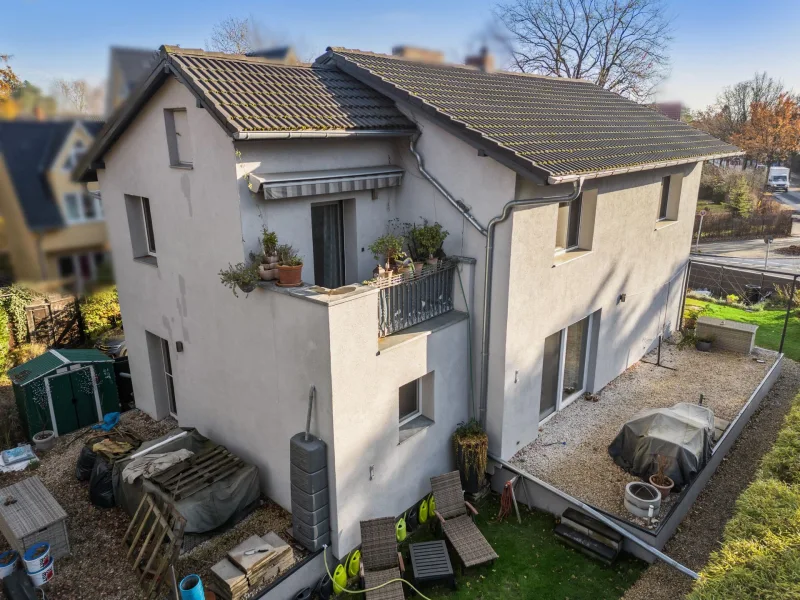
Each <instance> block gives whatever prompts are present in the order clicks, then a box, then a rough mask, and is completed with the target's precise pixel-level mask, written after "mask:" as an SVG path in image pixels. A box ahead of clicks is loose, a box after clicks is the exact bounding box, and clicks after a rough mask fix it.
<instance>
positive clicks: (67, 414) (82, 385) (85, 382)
mask: <svg viewBox="0 0 800 600" xmlns="http://www.w3.org/2000/svg"><path fill="white" fill-rule="evenodd" d="M48 382H49V384H50V397H51V398H52V401H53V413H54V414H55V417H56V423H57V424H58V434H59V435H63V434H65V433H69V432H70V431H75V430H76V429H80V428H81V427H86V426H87V425H93V424H94V423H97V422H98V421H99V420H100V419H101V417H99V416H98V415H97V405H96V403H95V398H94V381H93V380H92V373H91V371H90V370H89V369H88V368H84V369H80V370H78V371H70V372H69V373H64V374H63V375H56V376H54V377H50V378H48Z"/></svg>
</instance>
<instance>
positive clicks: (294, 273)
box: [277, 244, 303, 287]
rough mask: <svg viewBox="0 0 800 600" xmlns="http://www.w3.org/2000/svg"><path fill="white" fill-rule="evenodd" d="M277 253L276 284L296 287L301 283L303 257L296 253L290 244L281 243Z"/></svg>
mask: <svg viewBox="0 0 800 600" xmlns="http://www.w3.org/2000/svg"><path fill="white" fill-rule="evenodd" d="M277 253H278V285H279V286H281V287H298V286H300V285H302V284H303V278H302V275H303V259H302V258H300V257H299V256H298V255H297V252H296V251H295V249H294V248H292V246H290V245H289V244H281V245H280V246H278V249H277Z"/></svg>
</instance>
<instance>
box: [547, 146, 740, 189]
mask: <svg viewBox="0 0 800 600" xmlns="http://www.w3.org/2000/svg"><path fill="white" fill-rule="evenodd" d="M743 155H744V152H742V151H738V152H725V153H722V154H709V155H705V156H694V157H691V158H681V159H676V160H667V161H661V162H655V163H647V164H644V165H634V166H631V167H620V168H619V169H608V170H605V171H596V172H593V173H573V174H568V175H550V176H549V177H548V178H547V183H549V184H550V185H558V184H560V183H571V182H573V181H577V180H578V179H584V180H587V179H600V178H601V177H612V176H614V175H624V174H626V173H637V172H639V171H651V170H653V169H663V168H665V167H675V166H678V165H685V164H689V163H698V162H703V161H706V160H716V159H719V158H730V157H731V156H743Z"/></svg>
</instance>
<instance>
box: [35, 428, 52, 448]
mask: <svg viewBox="0 0 800 600" xmlns="http://www.w3.org/2000/svg"><path fill="white" fill-rule="evenodd" d="M33 443H34V444H35V445H36V449H37V450H40V451H42V452H47V451H48V450H52V448H53V446H55V445H56V434H55V433H53V432H52V431H50V430H49V429H45V430H44V431H40V432H39V433H37V434H36V435H34V436H33Z"/></svg>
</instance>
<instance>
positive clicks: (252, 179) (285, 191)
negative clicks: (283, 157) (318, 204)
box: [247, 165, 403, 200]
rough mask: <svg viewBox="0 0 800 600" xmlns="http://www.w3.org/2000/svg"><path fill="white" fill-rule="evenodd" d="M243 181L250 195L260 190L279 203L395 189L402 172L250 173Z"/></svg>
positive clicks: (393, 169)
mask: <svg viewBox="0 0 800 600" xmlns="http://www.w3.org/2000/svg"><path fill="white" fill-rule="evenodd" d="M247 178H248V181H247V184H248V186H249V187H250V191H251V192H254V193H258V192H260V191H261V190H263V191H264V198H265V199H266V200H279V199H282V198H298V197H301V196H321V195H324V194H338V193H340V192H360V191H364V190H376V189H380V188H387V187H396V186H399V185H400V184H401V183H402V181H403V169H401V168H400V167H395V166H393V165H388V166H383V167H361V168H358V169H330V170H327V171H296V172H294V173H250V174H249V175H248V176H247Z"/></svg>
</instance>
